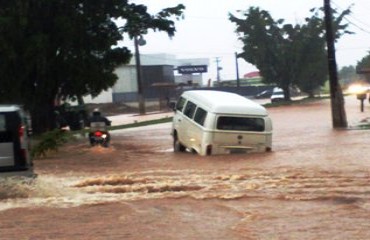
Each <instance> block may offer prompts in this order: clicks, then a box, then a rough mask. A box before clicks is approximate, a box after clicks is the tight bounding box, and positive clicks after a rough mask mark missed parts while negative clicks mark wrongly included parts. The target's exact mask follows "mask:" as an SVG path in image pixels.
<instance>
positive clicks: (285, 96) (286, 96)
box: [283, 87, 292, 102]
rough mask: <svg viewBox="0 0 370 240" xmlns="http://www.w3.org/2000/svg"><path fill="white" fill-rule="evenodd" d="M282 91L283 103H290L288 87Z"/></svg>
mask: <svg viewBox="0 0 370 240" xmlns="http://www.w3.org/2000/svg"><path fill="white" fill-rule="evenodd" d="M283 91H284V100H285V101H287V102H288V101H291V100H292V99H291V97H290V90H289V87H284V88H283Z"/></svg>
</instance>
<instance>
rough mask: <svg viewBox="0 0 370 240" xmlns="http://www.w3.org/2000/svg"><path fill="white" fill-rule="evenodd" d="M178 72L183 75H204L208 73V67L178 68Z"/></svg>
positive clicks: (189, 66)
mask: <svg viewBox="0 0 370 240" xmlns="http://www.w3.org/2000/svg"><path fill="white" fill-rule="evenodd" d="M177 71H178V72H179V73H181V74H192V73H204V72H207V65H188V66H178V67H177Z"/></svg>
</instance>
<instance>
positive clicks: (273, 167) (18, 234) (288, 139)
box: [0, 96, 370, 240]
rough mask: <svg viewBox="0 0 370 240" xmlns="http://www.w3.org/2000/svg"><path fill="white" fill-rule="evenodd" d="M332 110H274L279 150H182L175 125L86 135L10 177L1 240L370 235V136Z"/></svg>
mask: <svg viewBox="0 0 370 240" xmlns="http://www.w3.org/2000/svg"><path fill="white" fill-rule="evenodd" d="M358 104H359V102H357V101H356V99H355V97H353V96H351V97H348V98H346V111H347V118H348V120H349V123H350V124H351V125H353V124H355V123H358V122H359V121H361V120H362V119H365V118H368V117H369V115H370V107H367V106H365V107H366V108H365V112H363V113H361V112H360V111H359V105H358ZM329 105H330V104H329V102H328V101H320V102H315V103H310V104H306V105H300V106H284V107H277V108H270V109H268V111H269V113H270V115H271V117H272V119H273V124H274V135H273V151H272V152H270V153H256V154H247V155H227V156H209V157H200V156H198V155H194V154H191V153H181V154H175V153H173V152H172V140H171V137H170V135H169V134H170V128H171V126H170V124H161V125H155V126H150V127H142V128H137V129H129V130H120V131H114V132H112V135H113V136H112V146H111V147H110V148H109V149H104V148H91V147H89V146H88V144H87V141H77V142H75V143H73V144H70V145H68V146H65V147H64V148H63V149H61V150H60V151H59V152H58V153H57V154H55V155H52V156H50V157H48V158H45V159H36V160H35V168H36V173H37V174H38V178H37V179H35V180H34V181H29V180H24V179H7V180H0V239H1V240H3V239H370V181H369V180H370V171H369V166H370V157H369V154H370V150H369V139H370V131H369V130H333V129H332V127H331V114H330V106H329Z"/></svg>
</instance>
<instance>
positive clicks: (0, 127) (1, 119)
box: [0, 114, 6, 131]
mask: <svg viewBox="0 0 370 240" xmlns="http://www.w3.org/2000/svg"><path fill="white" fill-rule="evenodd" d="M0 131H6V121H5V115H3V114H0Z"/></svg>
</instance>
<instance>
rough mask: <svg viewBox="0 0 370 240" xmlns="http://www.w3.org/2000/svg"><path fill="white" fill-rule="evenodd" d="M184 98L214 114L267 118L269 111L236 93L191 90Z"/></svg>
mask: <svg viewBox="0 0 370 240" xmlns="http://www.w3.org/2000/svg"><path fill="white" fill-rule="evenodd" d="M183 96H184V97H186V98H188V99H189V100H191V101H193V102H195V103H196V104H197V105H199V106H201V107H203V108H205V109H206V110H208V111H210V112H213V113H224V114H248V115H258V116H261V115H262V116H267V114H268V113H267V110H266V109H265V108H264V107H263V106H261V105H260V104H258V103H256V102H253V101H251V100H249V99H247V98H245V97H243V96H240V95H238V94H236V93H230V92H223V91H215V90H190V91H186V92H184V93H183Z"/></svg>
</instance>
